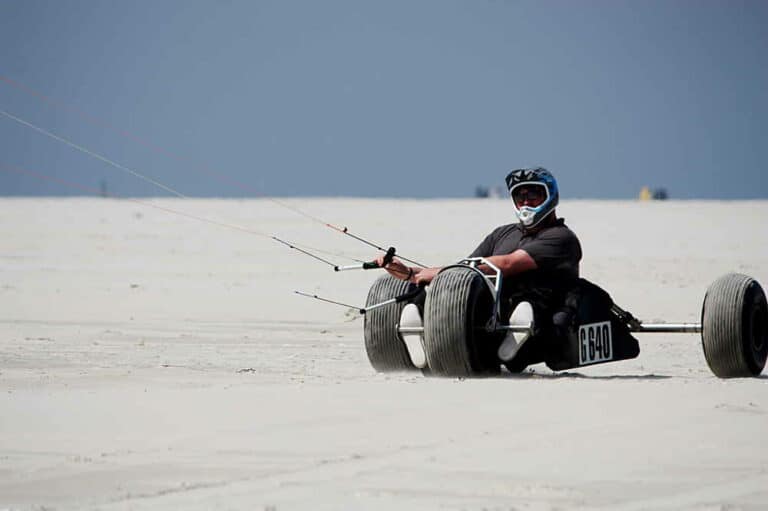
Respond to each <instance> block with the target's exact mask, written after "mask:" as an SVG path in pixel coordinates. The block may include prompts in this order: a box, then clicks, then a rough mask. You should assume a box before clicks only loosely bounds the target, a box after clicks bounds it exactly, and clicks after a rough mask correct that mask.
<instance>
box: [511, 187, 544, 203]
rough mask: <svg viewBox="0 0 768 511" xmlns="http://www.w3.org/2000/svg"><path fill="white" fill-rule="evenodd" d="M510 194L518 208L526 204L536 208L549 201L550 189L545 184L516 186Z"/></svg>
mask: <svg viewBox="0 0 768 511" xmlns="http://www.w3.org/2000/svg"><path fill="white" fill-rule="evenodd" d="M509 193H510V195H511V196H512V200H513V201H514V202H515V206H517V207H522V206H523V205H524V204H525V203H526V202H528V204H530V206H531V207H536V206H538V205H540V204H543V203H545V202H546V201H547V199H549V189H548V188H547V186H546V185H545V184H543V183H520V184H516V185H515V186H513V187H512V189H511V190H510V191H509Z"/></svg>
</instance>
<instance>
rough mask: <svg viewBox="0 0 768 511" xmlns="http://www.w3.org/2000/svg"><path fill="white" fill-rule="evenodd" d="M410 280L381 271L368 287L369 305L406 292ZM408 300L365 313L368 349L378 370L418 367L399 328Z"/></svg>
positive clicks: (386, 370)
mask: <svg viewBox="0 0 768 511" xmlns="http://www.w3.org/2000/svg"><path fill="white" fill-rule="evenodd" d="M407 289H408V283H407V282H404V281H402V280H399V279H396V278H394V277H392V276H391V275H382V276H381V277H379V278H378V279H376V281H375V282H374V283H373V285H372V286H371V289H370V290H369V291H368V298H367V300H366V302H365V305H366V307H367V306H369V305H373V304H376V303H381V302H383V301H385V300H390V299H392V298H395V297H396V296H400V295H402V294H404V293H405V292H406V291H407ZM403 307H405V303H395V304H391V305H386V306H384V307H380V308H378V309H373V310H371V311H369V312H367V313H366V314H365V326H364V336H365V352H366V354H367V355H368V360H369V361H370V362H371V365H372V366H373V368H374V369H376V371H379V372H391V371H411V370H415V369H416V367H415V366H414V365H413V363H412V362H411V358H410V356H409V355H408V351H407V350H406V348H405V343H404V342H403V340H402V339H401V338H400V334H399V333H398V332H397V324H398V323H399V322H400V313H401V312H402V310H403Z"/></svg>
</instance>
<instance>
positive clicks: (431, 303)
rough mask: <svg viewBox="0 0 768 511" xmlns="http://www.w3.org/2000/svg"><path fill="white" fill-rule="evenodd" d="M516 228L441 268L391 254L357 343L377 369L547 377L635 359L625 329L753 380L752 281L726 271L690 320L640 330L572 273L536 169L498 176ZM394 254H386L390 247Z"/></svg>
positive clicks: (759, 346)
mask: <svg viewBox="0 0 768 511" xmlns="http://www.w3.org/2000/svg"><path fill="white" fill-rule="evenodd" d="M506 184H507V188H508V189H509V193H510V195H511V197H512V200H513V205H514V209H515V213H516V214H517V217H518V222H517V223H513V224H507V225H502V226H501V227H498V228H497V229H495V230H494V231H493V232H491V233H490V234H489V235H488V236H487V237H486V238H485V239H484V240H483V241H482V242H481V243H480V245H479V246H478V247H477V248H476V249H475V250H474V251H473V252H472V253H471V254H470V256H469V257H467V258H466V259H463V260H461V261H459V262H458V263H456V264H453V265H449V266H445V267H441V268H419V267H411V266H406V265H405V264H404V263H403V262H402V261H400V260H398V259H397V258H394V257H393V255H392V253H388V254H387V255H385V256H380V257H378V258H377V259H376V260H375V261H374V263H375V264H373V263H372V266H374V267H376V266H378V267H382V268H384V269H386V271H387V273H388V275H384V276H382V277H380V278H379V279H377V280H376V282H374V284H373V286H372V287H371V289H370V290H369V293H368V299H367V302H366V308H365V309H363V311H364V313H365V327H364V330H365V347H366V352H367V355H368V359H369V361H370V362H371V365H373V367H374V368H375V369H376V370H377V371H400V370H410V369H413V370H415V369H420V370H422V371H423V372H425V373H429V374H433V375H442V376H460V377H461V376H477V375H485V374H496V373H498V372H499V370H500V367H501V365H504V366H505V367H506V368H507V369H508V370H509V371H510V372H513V373H517V372H521V371H523V370H524V369H525V368H526V367H527V366H529V365H532V364H537V363H541V362H544V363H546V365H547V366H548V367H549V368H550V369H552V370H564V369H570V368H574V367H582V366H589V365H593V364H600V363H607V362H614V361H619V360H626V359H631V358H635V357H637V356H638V354H639V353H640V347H639V343H638V341H637V339H635V338H634V337H633V336H632V335H631V333H634V332H657V333H694V332H698V333H701V339H702V348H703V350H704V356H705V359H706V361H707V364H708V365H709V367H710V369H711V370H712V372H713V373H714V374H715V375H716V376H719V377H722V378H726V377H740V376H756V375H759V374H760V373H761V371H762V370H763V368H764V367H765V363H766V359H767V358H768V303H766V297H765V293H764V292H763V289H762V288H761V287H760V284H759V283H758V282H757V281H756V280H754V279H753V278H751V277H749V276H747V275H741V274H735V273H730V274H726V275H723V276H722V277H720V278H719V279H717V280H716V281H715V282H714V283H713V284H712V285H711V286H710V287H709V289H708V291H707V294H706V296H705V298H704V303H703V305H702V312H701V319H702V320H701V323H644V322H642V321H640V320H638V319H637V318H635V317H634V316H633V315H632V314H631V313H629V312H627V311H625V310H624V309H622V308H621V307H619V306H618V305H616V304H615V303H614V302H613V300H612V299H611V297H610V295H609V294H608V293H607V292H606V291H604V290H603V289H601V288H600V287H598V286H597V285H595V284H593V283H591V282H589V281H587V280H585V279H583V278H581V277H580V276H579V262H580V260H581V255H582V253H581V246H580V244H579V240H578V238H577V237H576V235H575V234H574V233H573V231H571V230H570V229H569V228H568V226H566V224H565V221H564V220H563V219H561V218H558V217H557V215H556V213H555V208H556V206H557V204H558V201H559V192H558V187H557V182H556V181H555V178H554V177H553V176H552V174H551V173H550V172H549V171H547V170H546V169H544V168H542V167H535V168H523V169H517V170H513V171H512V172H510V173H509V174H508V175H507V177H506ZM390 250H391V251H394V249H390Z"/></svg>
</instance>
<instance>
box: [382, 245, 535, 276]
mask: <svg viewBox="0 0 768 511" xmlns="http://www.w3.org/2000/svg"><path fill="white" fill-rule="evenodd" d="M486 259H488V261H490V262H491V263H493V264H494V265H495V266H496V267H497V268H499V270H501V274H502V276H504V277H510V276H512V275H517V274H518V273H523V272H525V271H529V270H535V269H536V268H538V266H537V265H536V261H534V260H533V258H532V257H531V256H530V255H528V252H526V251H525V250H523V249H520V248H519V249H517V250H515V251H514V252H512V253H511V254H504V255H495V256H490V257H486ZM376 262H378V263H379V265H381V264H382V263H383V262H384V257H383V256H381V257H379V258H377V259H376ZM479 268H480V271H482V272H483V273H487V274H489V275H493V273H494V271H493V270H492V269H491V268H490V267H488V266H486V265H484V264H481V265H480V267H479ZM385 269H386V270H387V272H389V274H390V275H392V276H393V277H395V278H398V279H400V280H407V281H409V282H413V283H415V284H429V283H430V282H432V279H434V278H435V275H437V274H438V272H440V270H441V269H442V268H412V267H408V266H406V265H404V264H403V263H402V262H401V261H400V260H398V259H394V260H392V262H391V263H389V264H388V265H387V266H385Z"/></svg>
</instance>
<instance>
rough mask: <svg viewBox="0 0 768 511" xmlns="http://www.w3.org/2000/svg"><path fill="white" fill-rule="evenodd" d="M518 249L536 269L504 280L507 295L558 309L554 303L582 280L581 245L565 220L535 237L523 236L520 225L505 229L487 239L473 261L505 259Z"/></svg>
mask: <svg viewBox="0 0 768 511" xmlns="http://www.w3.org/2000/svg"><path fill="white" fill-rule="evenodd" d="M517 249H522V250H525V251H526V252H527V253H528V255H530V256H531V258H532V259H533V260H534V261H535V262H536V266H537V268H536V269H535V270H530V271H527V272H524V273H521V274H519V275H515V276H513V277H509V278H506V279H504V283H503V285H502V291H505V292H504V294H505V295H508V296H513V295H514V296H518V298H519V297H520V296H519V295H523V296H525V298H526V299H534V300H537V301H538V300H543V301H544V302H547V304H548V305H555V304H554V303H553V301H558V300H559V299H560V298H561V297H562V296H563V294H564V293H565V291H567V290H568V289H569V288H570V287H571V286H572V285H573V284H574V283H575V281H576V280H577V279H578V278H579V261H580V260H581V244H580V243H579V239H578V238H577V237H576V234H574V233H573V231H571V230H570V229H569V228H568V226H566V225H565V221H564V220H563V219H562V218H560V219H558V220H556V221H555V223H554V224H553V225H550V226H547V227H544V228H542V229H540V230H538V231H536V232H533V233H526V232H524V231H523V230H522V229H521V228H520V224H508V225H502V226H501V227H498V228H496V229H494V231H493V232H492V233H491V234H489V235H488V236H486V238H485V239H484V240H483V241H482V243H480V245H479V246H478V247H477V248H476V249H475V250H474V251H473V252H472V254H471V255H470V257H489V256H494V255H506V254H511V253H512V252H514V251H515V250H517ZM514 296H513V298H514Z"/></svg>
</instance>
